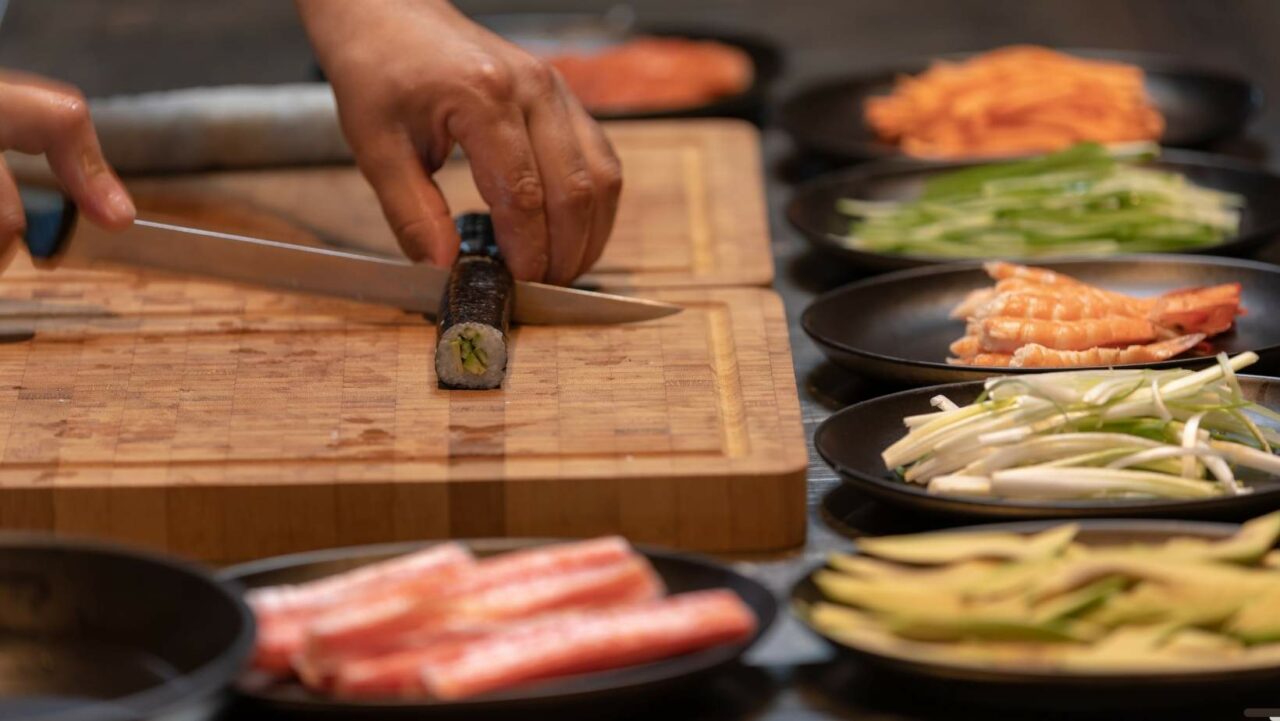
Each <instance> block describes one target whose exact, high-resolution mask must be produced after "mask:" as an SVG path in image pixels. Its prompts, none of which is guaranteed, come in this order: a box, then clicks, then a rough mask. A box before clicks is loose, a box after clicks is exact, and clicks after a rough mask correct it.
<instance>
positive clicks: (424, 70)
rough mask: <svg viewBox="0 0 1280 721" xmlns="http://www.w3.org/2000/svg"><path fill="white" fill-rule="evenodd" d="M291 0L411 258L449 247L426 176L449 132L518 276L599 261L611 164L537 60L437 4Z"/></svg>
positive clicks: (611, 187) (438, 201)
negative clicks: (468, 163)
mask: <svg viewBox="0 0 1280 721" xmlns="http://www.w3.org/2000/svg"><path fill="white" fill-rule="evenodd" d="M296 2H297V5H298V8H299V10H300V11H301V14H302V16H303V20H304V22H305V24H306V26H307V31H308V34H309V35H310V37H311V40H312V43H313V45H314V46H315V48H316V52H317V56H318V57H319V60H320V63H321V65H322V66H323V67H324V69H325V72H326V75H327V76H328V77H329V80H330V81H331V83H332V85H333V88H334V93H335V96H336V98H337V101H338V110H339V116H340V118H341V121H342V127H343V131H344V133H345V134H346V136H347V139H348V141H349V142H350V143H351V147H352V150H353V151H354V154H355V156H356V160H357V162H358V163H359V165H360V168H361V170H362V171H363V172H364V174H365V175H366V177H367V178H368V179H369V181H370V183H371V184H372V185H373V186H374V189H375V190H376V191H377V193H378V196H379V199H380V201H381V203H382V207H383V210H384V212H385V214H386V216H387V218H388V220H389V221H390V223H391V225H392V227H393V228H394V230H395V231H396V235H397V237H398V239H399V241H400V243H401V245H402V246H403V248H404V250H405V252H406V253H407V254H408V255H409V256H410V257H412V258H415V259H426V260H429V261H431V262H433V263H435V264H437V265H448V264H450V263H451V262H452V261H453V259H454V258H455V257H456V252H457V251H456V248H457V244H458V236H457V234H456V232H455V231H454V230H453V226H452V222H451V220H450V210H449V208H448V205H447V203H446V201H445V199H444V197H443V195H442V194H441V193H440V190H439V189H438V188H437V187H436V186H435V185H434V183H433V182H432V180H431V173H432V172H434V170H436V169H437V168H438V167H439V165H440V164H441V163H443V161H444V158H445V157H447V155H448V152H449V150H450V149H451V148H452V147H453V144H454V142H455V141H456V142H457V144H458V145H460V146H461V147H462V149H463V150H464V151H465V152H466V154H467V156H468V158H469V159H470V161H471V167H472V174H473V175H474V177H475V181H476V185H477V187H478V188H479V190H480V195H481V197H482V198H483V199H484V201H485V203H486V204H488V205H489V208H490V212H491V214H492V216H493V223H494V226H495V229H496V231H497V237H498V241H499V243H500V245H501V248H502V254H503V257H504V258H505V260H506V263H507V265H508V267H509V268H510V270H511V272H512V274H513V275H514V276H515V277H516V278H518V279H521V280H535V281H547V282H551V283H558V284H563V283H568V282H570V281H572V280H573V279H574V278H575V277H577V276H578V275H579V274H581V273H582V272H583V271H585V270H586V269H587V268H589V267H590V266H591V264H593V263H594V262H595V260H596V259H598V258H599V256H600V253H601V252H602V250H603V248H604V243H605V241H606V239H607V238H608V235H609V231H610V230H611V228H612V225H613V216H614V214H615V213H616V212H617V200H618V193H619V190H620V187H621V176H620V166H619V164H618V161H617V158H616V156H615V155H614V153H613V149H612V148H611V147H610V146H609V143H608V141H607V140H606V139H605V138H604V134H603V133H602V132H601V130H600V128H599V127H598V126H597V125H596V123H595V121H594V120H592V119H591V118H590V116H589V115H588V114H587V113H586V112H585V111H584V110H583V109H582V107H581V106H580V105H579V103H578V101H577V100H576V99H575V98H574V97H573V94H572V92H571V91H570V90H569V89H568V87H567V86H566V85H565V83H564V81H563V80H562V79H561V78H560V76H559V75H558V73H557V72H556V71H555V70H554V69H553V68H552V67H551V66H550V65H549V64H548V63H546V62H545V61H543V60H540V59H538V58H536V57H534V56H533V55H531V54H529V53H528V52H526V51H524V50H522V49H520V48H518V47H516V46H515V45H513V44H511V43H509V42H507V41H506V40H504V39H502V38H501V37H499V36H497V35H495V34H494V33H492V32H490V31H488V30H486V29H484V28H483V27H481V26H479V25H477V24H475V23H474V22H472V21H470V20H469V19H467V18H466V17H465V16H463V15H462V14H461V13H459V12H458V11H457V10H456V9H455V8H454V7H453V6H452V5H450V4H449V3H447V2H444V1H443V0H368V2H362V3H350V2H346V0H296ZM455 210H457V211H463V210H473V209H470V208H457V209H455Z"/></svg>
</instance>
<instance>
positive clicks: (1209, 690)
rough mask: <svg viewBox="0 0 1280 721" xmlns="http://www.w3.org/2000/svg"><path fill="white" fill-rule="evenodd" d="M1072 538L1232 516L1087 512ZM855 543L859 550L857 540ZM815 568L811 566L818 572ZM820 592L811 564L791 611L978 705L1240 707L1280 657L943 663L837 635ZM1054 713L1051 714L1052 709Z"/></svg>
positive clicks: (1279, 673) (902, 674) (1133, 539)
mask: <svg viewBox="0 0 1280 721" xmlns="http://www.w3.org/2000/svg"><path fill="white" fill-rule="evenodd" d="M1053 525H1055V523H1054V522H1048V521H1030V522H1023V523H1000V524H990V525H983V526H969V527H966V528H958V529H951V530H948V531H946V532H947V533H956V532H977V531H984V532H986V531H1011V532H1015V533H1035V532H1038V531H1043V530H1045V529H1046V528H1049V527H1051V526H1053ZM1080 526H1081V528H1080V533H1079V535H1077V537H1076V538H1077V540H1078V541H1081V542H1083V543H1086V544H1089V545H1099V546H1106V545H1125V544H1130V543H1158V542H1161V541H1164V540H1167V539H1170V538H1173V537H1175V536H1182V537H1197V538H1207V539H1220V538H1225V537H1227V536H1230V535H1232V534H1233V533H1235V532H1236V531H1237V530H1238V529H1239V527H1238V526H1235V525H1231V524H1221V523H1203V522H1195V521H1150V520H1133V519H1123V520H1119V519H1109V520H1086V521H1081V522H1080ZM850 550H853V551H856V550H857V542H856V541H855V542H854V545H853V548H852V549H850ZM817 570H818V569H814V571H815V572H816V571H817ZM819 600H822V593H821V591H819V590H818V587H817V586H816V585H815V584H814V583H813V572H810V573H809V574H807V575H806V576H804V577H803V578H802V579H800V581H799V582H797V583H796V585H795V586H794V587H793V588H792V590H791V604H792V611H793V613H794V614H795V615H796V616H797V617H798V618H799V619H800V621H801V622H802V623H804V624H805V625H806V626H807V627H808V628H809V629H810V630H811V631H813V632H814V633H815V634H817V635H818V636H820V637H822V638H823V639H825V640H827V641H828V642H829V643H830V644H831V645H832V646H833V647H834V648H835V649H836V650H837V652H840V653H843V654H848V655H850V656H851V657H853V658H855V659H857V660H858V661H861V662H864V663H867V664H870V665H871V666H872V667H873V668H875V669H877V670H884V671H888V672H891V673H892V674H894V676H895V677H897V678H903V679H909V680H910V681H912V682H913V684H915V685H916V688H918V689H919V690H920V692H921V693H929V694H939V695H941V694H947V695H953V696H955V697H957V698H966V697H967V698H971V699H975V700H976V702H980V703H982V704H983V705H987V706H991V705H999V706H1008V707H1018V708H1024V709H1043V710H1048V709H1053V710H1055V711H1064V710H1086V709H1087V710H1089V711H1091V712H1094V713H1096V712H1097V711H1098V710H1099V709H1101V708H1117V707H1126V708H1138V709H1143V712H1140V713H1138V714H1137V715H1125V716H1123V718H1156V717H1158V716H1152V715H1151V714H1150V713H1149V712H1150V710H1151V709H1153V708H1157V707H1159V708H1168V707H1172V706H1180V705H1183V704H1204V703H1210V702H1215V703H1220V704H1225V705H1228V706H1229V707H1230V708H1231V710H1232V712H1233V713H1237V714H1238V713H1240V712H1241V711H1243V709H1244V707H1245V699H1246V698H1249V699H1250V700H1254V701H1256V700H1258V699H1263V701H1264V703H1265V702H1266V701H1265V699H1267V698H1270V697H1271V695H1272V694H1273V693H1274V689H1275V682H1276V681H1277V680H1280V665H1276V666H1271V667H1266V668H1261V667H1260V668H1253V669H1248V670H1194V671H1170V672H1142V673H1135V672H1121V673H1068V672H1062V671H1049V670H1043V669H1036V668H1034V667H1028V668H1021V667H1013V666H1006V667H1002V668H1001V667H982V666H978V665H973V666H970V665H962V664H952V663H941V662H938V661H935V660H926V659H921V658H915V657H912V656H910V655H906V654H903V655H887V654H883V653H880V652H878V651H871V650H869V649H864V648H860V647H857V646H853V645H847V644H844V643H841V642H840V641H838V640H835V639H832V638H830V637H828V636H825V635H824V634H822V632H821V631H818V630H817V629H815V628H813V627H812V626H810V625H809V622H808V620H807V617H806V614H805V612H804V609H805V608H807V607H808V606H809V605H811V604H813V603H814V602H816V601H819ZM1055 718H1056V717H1055Z"/></svg>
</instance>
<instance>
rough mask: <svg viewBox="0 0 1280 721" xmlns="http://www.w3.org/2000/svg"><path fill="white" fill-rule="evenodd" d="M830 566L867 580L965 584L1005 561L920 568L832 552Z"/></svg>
mask: <svg viewBox="0 0 1280 721" xmlns="http://www.w3.org/2000/svg"><path fill="white" fill-rule="evenodd" d="M827 565H829V566H831V567H832V568H834V569H836V570H837V571H840V572H842V573H847V574H849V575H851V576H856V577H858V578H863V579H867V580H893V581H901V582H902V583H928V584H930V585H944V586H947V587H963V586H967V585H968V584H970V583H972V582H973V581H974V580H976V579H981V578H983V577H985V576H988V575H990V574H991V573H993V572H995V571H997V570H999V569H1000V568H1001V567H1002V566H1003V565H1004V564H1002V563H1000V562H999V561H964V562H961V563H955V564H951V565H949V566H941V567H937V568H934V567H926V568H919V567H913V566H903V565H901V564H897V563H890V562H888V561H880V560H877V559H874V558H871V557H870V556H861V555H855V554H851V553H833V554H831V555H830V556H828V557H827Z"/></svg>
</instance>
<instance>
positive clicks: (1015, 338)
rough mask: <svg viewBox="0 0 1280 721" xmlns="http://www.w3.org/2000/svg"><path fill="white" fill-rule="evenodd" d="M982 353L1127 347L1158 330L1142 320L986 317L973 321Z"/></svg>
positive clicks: (1155, 333) (1148, 338) (1113, 317)
mask: <svg viewBox="0 0 1280 721" xmlns="http://www.w3.org/2000/svg"><path fill="white" fill-rule="evenodd" d="M976 326H977V329H978V336H979V338H980V339H981V345H982V350H984V351H988V352H996V353H1012V352H1014V351H1016V350H1018V349H1019V348H1021V347H1022V346H1024V345H1027V344H1029V343H1038V344H1040V345H1043V346H1047V347H1049V348H1053V349H1055V350H1087V349H1089V348H1093V347H1095V346H1126V345H1130V344H1132V343H1147V342H1150V341H1153V340H1155V339H1156V338H1157V335H1158V334H1157V330H1156V327H1155V325H1154V324H1152V322H1151V321H1149V320H1147V319H1145V318H1123V317H1119V316H1110V317H1107V318H1089V319H1085V320H1036V319H1031V318H986V319H984V320H981V321H977V322H976Z"/></svg>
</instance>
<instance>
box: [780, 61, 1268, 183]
mask: <svg viewBox="0 0 1280 721" xmlns="http://www.w3.org/2000/svg"><path fill="white" fill-rule="evenodd" d="M1063 51H1064V52H1067V53H1070V54H1072V55H1079V56H1082V57H1092V58H1105V59H1111V60H1120V61H1123V62H1127V63H1130V64H1133V65H1137V66H1139V67H1141V68H1142V69H1143V70H1144V71H1145V72H1146V77H1147V92H1148V93H1150V95H1151V97H1152V99H1153V100H1154V101H1155V104H1156V107H1158V108H1159V109H1160V112H1161V113H1162V114H1163V115H1164V118H1165V132H1164V134H1163V135H1162V136H1161V137H1160V142H1161V144H1163V145H1172V146H1176V147H1200V146H1203V145H1207V144H1209V143H1213V142H1217V141H1219V140H1223V139H1226V138H1230V137H1234V136H1236V135H1238V134H1239V133H1240V132H1241V131H1242V130H1243V129H1244V127H1245V125H1247V124H1248V121H1249V119H1250V118H1251V117H1252V116H1253V114H1254V113H1255V112H1257V110H1258V108H1259V107H1261V105H1262V91H1261V90H1259V89H1258V87H1257V86H1256V85H1254V84H1253V83H1251V82H1250V81H1249V80H1248V79H1246V78H1243V77H1240V76H1239V75H1235V74H1232V73H1226V72H1220V71H1216V70H1210V69H1206V68H1200V67H1195V66H1191V65H1188V64H1187V63H1185V62H1183V61H1181V60H1179V59H1177V58H1171V57H1166V56H1161V55H1152V54H1148V53H1133V52H1123V51H1115V50H1097V49H1080V48H1065V49H1063ZM975 54H976V53H953V54H947V55H942V56H939V59H946V60H959V59H964V58H966V57H971V56H973V55H975ZM930 62H931V59H923V58H922V59H916V60H908V61H906V62H903V63H901V64H899V65H897V66H895V67H892V68H888V69H883V70H877V71H872V72H867V73H865V74H860V75H855V76H850V77H844V78H837V79H832V80H826V81H822V82H819V83H817V84H814V85H810V86H808V87H807V88H804V89H802V90H800V91H799V92H798V93H796V94H795V95H794V96H792V97H791V98H789V99H788V100H787V101H786V102H785V103H784V104H783V106H782V110H781V116H780V118H781V122H782V126H783V127H784V128H786V130H787V132H789V133H790V134H791V137H792V138H794V139H795V141H796V143H797V144H798V145H800V146H801V147H802V148H804V149H806V150H808V151H811V152H814V153H818V154H820V155H824V156H829V157H832V158H836V159H839V160H843V161H860V160H869V159H872V158H888V157H893V156H896V155H901V151H900V150H899V149H898V148H897V146H894V145H891V144H889V143H885V142H882V141H881V140H879V139H878V138H877V137H876V134H875V132H874V131H873V130H872V129H871V128H870V127H869V126H868V125H867V124H866V123H865V121H864V120H863V104H864V103H865V102H866V100H867V98H870V97H873V96H877V95H888V94H889V93H890V92H891V91H892V90H893V82H894V80H895V79H896V78H897V77H899V76H901V75H914V74H916V73H919V72H922V71H924V70H925V69H927V68H928V67H929V65H930Z"/></svg>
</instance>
